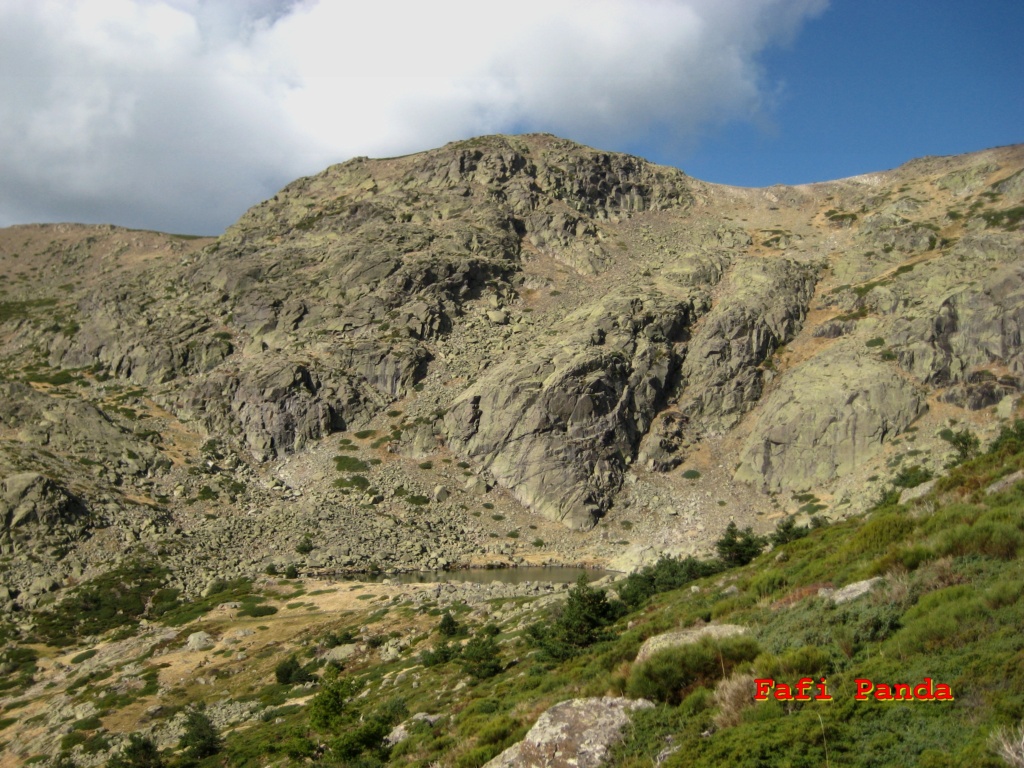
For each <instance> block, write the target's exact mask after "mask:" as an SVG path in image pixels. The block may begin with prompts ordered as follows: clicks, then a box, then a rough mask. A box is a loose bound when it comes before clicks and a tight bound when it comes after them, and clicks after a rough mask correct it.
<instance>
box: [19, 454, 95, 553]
mask: <svg viewBox="0 0 1024 768" xmlns="http://www.w3.org/2000/svg"><path fill="white" fill-rule="evenodd" d="M83 513H84V510H83V509H82V508H81V505H80V504H78V502H77V501H76V500H75V499H74V498H73V497H72V496H71V495H70V494H69V493H68V492H67V491H66V490H64V489H63V488H61V487H60V486H59V485H57V483H55V482H53V481H52V480H51V479H50V478H48V477H45V476H44V475H41V474H39V473H38V472H23V473H20V474H17V475H11V476H10V477H7V478H4V479H3V480H2V481H0V548H3V550H5V551H8V552H15V551H17V550H18V549H19V548H20V546H21V545H22V544H24V543H25V542H27V541H29V540H31V539H33V538H35V537H37V536H38V535H40V534H50V533H53V532H55V531H56V530H57V528H58V527H61V526H64V525H66V524H68V523H73V522H74V521H75V519H76V518H77V517H78V516H80V515H81V514H83Z"/></svg>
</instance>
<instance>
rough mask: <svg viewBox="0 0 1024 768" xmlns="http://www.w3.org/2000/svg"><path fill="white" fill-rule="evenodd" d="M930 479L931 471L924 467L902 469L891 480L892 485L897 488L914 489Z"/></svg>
mask: <svg viewBox="0 0 1024 768" xmlns="http://www.w3.org/2000/svg"><path fill="white" fill-rule="evenodd" d="M931 479H932V473H931V470H930V469H928V468H926V467H922V466H916V467H904V468H903V469H901V470H900V471H899V472H897V473H896V477H895V478H894V479H893V481H892V484H893V485H895V486H896V487H897V488H916V487H917V486H919V485H921V484H922V483H926V482H928V481H929V480H931Z"/></svg>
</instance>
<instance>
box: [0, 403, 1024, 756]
mask: <svg viewBox="0 0 1024 768" xmlns="http://www.w3.org/2000/svg"><path fill="white" fill-rule="evenodd" d="M1021 468H1024V422H1017V430H1016V436H1015V437H1014V438H1012V439H1006V440H1003V441H1002V443H1001V444H1000V445H999V446H998V447H997V448H996V449H995V450H990V451H989V452H988V453H986V454H985V455H983V456H981V457H979V458H977V459H974V460H972V461H969V462H967V463H965V464H962V465H960V466H959V467H957V468H955V469H953V470H952V471H950V472H949V473H948V475H947V476H945V477H944V478H942V479H941V480H940V482H939V483H938V485H937V487H936V488H935V489H934V490H933V491H932V492H931V493H930V494H928V495H926V496H924V497H923V498H921V499H919V500H917V501H915V502H912V503H911V504H909V505H902V506H901V505H898V504H895V503H893V502H892V499H891V497H890V498H889V501H888V503H885V504H881V505H879V506H877V507H876V508H875V509H874V510H873V511H872V512H870V513H868V514H866V515H864V516H862V517H860V518H856V519H851V520H848V521H845V522H843V523H840V524H836V525H833V526H831V527H828V528H821V529H817V530H814V531H812V532H811V533H810V535H808V536H806V537H805V538H802V539H799V540H796V541H792V542H789V543H787V544H785V545H782V546H780V547H777V548H776V549H775V550H774V551H773V552H770V553H766V554H764V555H762V556H760V557H759V558H758V559H756V560H755V561H754V562H752V563H750V564H749V565H747V566H744V567H742V568H734V569H730V570H727V571H724V572H722V573H720V574H718V575H716V576H712V577H709V578H707V579H703V580H699V581H696V582H693V583H692V584H688V585H686V586H684V587H682V588H680V589H675V590H672V591H668V592H664V593H661V594H658V595H656V596H654V597H653V598H651V599H650V600H648V601H647V602H646V604H644V605H642V606H641V607H640V608H639V609H637V610H635V611H633V612H632V613H629V614H627V615H624V616H622V617H621V618H619V619H618V620H617V622H616V623H615V624H614V625H613V626H612V627H610V628H609V632H608V635H609V638H610V639H607V640H604V641H602V642H598V643H596V644H594V645H592V646H590V647H589V648H588V649H586V650H585V651H584V652H583V653H581V654H580V655H578V656H576V657H575V658H572V659H570V660H569V661H565V662H556V661H552V660H551V659H550V658H545V656H544V655H543V654H542V653H540V652H539V651H538V650H537V648H536V647H535V646H534V645H533V644H532V643H531V642H530V641H529V639H528V638H527V636H526V632H525V628H526V626H527V625H528V624H530V623H532V622H533V621H535V620H536V619H538V618H541V616H542V614H540V613H537V614H533V615H530V614H527V615H526V616H525V617H517V618H508V619H503V621H500V622H499V624H501V634H500V635H499V637H498V639H499V641H501V643H502V645H501V648H502V651H501V658H502V661H503V663H504V664H505V669H504V671H502V672H501V673H500V674H498V675H496V676H494V677H490V678H487V679H482V680H476V679H471V678H467V676H466V673H465V672H464V671H463V669H462V667H461V666H460V665H459V664H458V662H455V661H452V662H448V663H441V664H437V665H434V666H430V667H423V666H421V665H420V661H421V656H420V654H421V653H422V651H424V650H426V649H428V648H430V647H431V646H433V645H434V644H435V643H436V642H437V641H439V639H440V638H439V635H438V634H437V633H436V632H434V633H432V634H430V635H429V636H428V635H427V634H426V633H422V634H420V635H419V636H417V637H415V638H413V639H414V643H413V645H412V646H411V648H410V650H408V651H406V652H404V653H403V654H402V655H400V656H399V658H397V659H396V660H394V661H391V662H386V663H381V662H379V661H378V662H374V661H370V660H367V659H364V660H362V661H359V662H356V663H352V664H350V666H349V668H347V669H345V670H344V671H342V672H341V673H340V675H339V677H338V680H341V681H350V682H351V683H352V684H353V688H352V689H351V690H344V689H343V688H342V687H339V686H337V684H334V686H335V687H333V688H332V685H331V684H327V683H325V684H324V685H322V687H321V690H336V691H338V696H337V697H336V698H337V702H336V704H337V706H336V708H335V710H334V711H332V719H331V724H330V725H321V726H320V727H319V728H313V727H312V725H311V722H310V711H309V710H310V708H309V707H305V706H296V704H295V703H294V701H293V700H294V699H296V698H301V697H302V696H308V695H309V694H310V693H313V692H315V689H314V691H306V690H304V689H301V688H297V687H293V686H290V685H288V684H279V683H276V682H270V681H271V680H273V669H274V665H276V664H277V663H279V662H280V661H282V660H283V659H284V658H286V657H287V655H288V653H289V652H290V651H285V650H283V647H284V646H282V651H281V653H280V654H279V656H273V655H268V656H267V658H266V659H265V660H264V662H263V663H264V664H265V665H266V670H265V673H266V674H264V676H263V678H262V682H261V683H260V686H262V687H259V688H258V689H256V690H253V691H250V692H249V693H248V696H249V697H250V698H253V699H256V700H258V701H260V702H261V703H262V704H264V705H267V706H270V707H272V709H270V710H268V711H267V712H265V713H264V717H263V720H264V721H263V722H261V723H259V724H257V725H255V726H250V727H245V728H239V729H237V730H235V731H233V732H229V733H226V734H224V736H225V741H226V743H225V746H224V750H223V752H222V753H221V754H220V755H218V756H214V757H211V758H207V760H206V761H205V762H204V763H203V764H209V765H220V764H222V761H223V760H224V758H225V757H226V758H227V764H229V765H239V766H246V765H252V766H257V765H261V766H262V765H267V764H268V761H269V760H276V761H278V764H281V765H289V764H296V765H298V764H303V763H306V764H308V759H309V758H315V759H316V760H318V761H319V762H318V764H323V765H359V766H372V765H381V764H384V763H388V762H389V763H390V764H393V765H407V766H421V767H422V768H426V767H427V766H430V765H433V764H440V765H446V766H447V765H450V766H458V767H459V768H466V767H469V766H479V765H482V764H483V763H484V762H486V760H488V759H489V758H491V757H493V756H494V755H496V754H498V753H499V752H500V751H501V750H502V749H504V748H506V747H507V746H510V745H511V744H513V743H515V741H517V740H519V739H520V738H522V736H523V735H524V734H525V732H526V731H527V730H528V728H529V727H530V726H531V725H532V724H533V722H534V721H535V720H536V718H537V717H538V716H539V715H540V713H541V712H543V711H544V710H545V709H546V708H547V707H548V706H550V705H551V704H553V703H556V702H557V701H560V700H564V699H567V698H574V697H580V696H594V695H604V694H607V693H613V694H617V693H622V692H631V691H636V690H639V689H640V688H641V686H639V685H638V684H637V681H638V680H639V679H640V677H642V675H638V670H637V669H636V668H635V667H636V665H633V664H632V660H633V659H634V658H635V656H636V652H637V650H638V648H639V646H640V644H641V643H642V641H643V640H644V639H645V638H647V637H649V636H651V635H653V634H656V633H658V632H662V631H665V630H668V629H673V628H676V627H680V626H683V627H685V626H690V625H693V624H699V623H702V622H704V621H708V620H713V621H716V622H722V623H726V622H728V623H737V624H742V625H745V626H747V627H748V628H749V630H750V634H751V636H752V637H753V638H754V639H755V640H756V643H757V644H758V648H757V651H756V653H755V654H754V655H756V658H755V659H754V660H753V661H752V662H749V661H748V662H743V663H740V664H739V665H738V666H737V667H736V670H737V672H739V673H743V672H747V673H750V674H752V675H755V676H774V677H775V678H776V679H778V680H779V681H781V682H785V681H790V682H792V681H795V680H796V679H797V678H799V677H800V676H803V675H810V676H821V675H824V676H826V677H827V679H828V681H829V688H830V691H831V692H832V694H833V696H834V700H833V701H831V702H809V703H780V702H767V703H760V704H754V703H753V702H752V701H750V697H740V699H739V703H738V704H737V703H733V704H731V705H725V707H724V708H725V709H729V710H730V713H731V714H732V715H733V717H732V721H733V722H734V723H735V724H732V725H728V726H724V727H719V726H718V725H716V719H717V720H718V721H719V722H720V721H721V717H720V715H721V710H722V709H723V707H722V706H720V705H719V704H717V703H716V701H715V699H714V697H713V695H712V691H713V689H714V688H715V686H716V684H717V682H718V681H717V680H716V679H715V678H716V676H718V675H716V674H714V673H709V674H704V675H703V676H702V677H700V678H699V679H694V680H686V681H685V682H684V683H683V684H682V688H681V689H679V688H676V689H673V690H666V689H664V688H660V689H659V688H658V686H654V687H653V689H652V691H653V693H654V694H655V695H658V696H661V697H662V698H663V699H665V700H681V702H682V703H681V704H679V705H670V704H667V703H661V704H659V705H658V706H657V707H656V708H654V709H652V710H649V711H646V712H642V713H639V714H637V715H635V717H634V724H633V727H632V728H631V729H629V732H628V734H627V738H626V741H625V742H624V743H623V744H622V745H620V746H619V747H617V748H616V750H615V752H614V755H613V758H612V761H611V764H612V765H616V766H630V767H633V766H649V765H651V764H652V760H653V759H654V758H655V756H657V755H658V754H659V753H661V752H662V751H663V750H665V749H666V748H675V749H676V751H675V752H674V753H673V754H671V755H670V756H668V757H667V759H666V760H665V761H664V763H663V764H664V765H667V766H673V765H678V766H682V765H687V766H691V765H693V766H720V765H725V764H728V765H732V766H736V767H737V768H740V767H746V766H751V767H753V766H821V765H837V766H838V765H844V766H879V765H927V766H956V765H976V766H986V765H992V766H997V765H1002V763H1001V762H1000V761H999V759H998V758H997V757H996V756H995V755H994V754H993V753H992V752H991V751H990V750H989V749H988V746H987V744H988V738H989V734H990V733H991V731H992V730H993V729H994V728H996V727H999V726H1004V725H1012V724H1016V723H1019V722H1020V721H1021V719H1022V718H1024V634H1022V633H1021V631H1020V630H1021V627H1024V567H1022V560H1021V555H1024V533H1022V531H1024V482H1017V483H1016V484H1015V485H1013V486H1011V487H1010V488H1007V489H1006V490H1004V491H1002V492H1000V493H996V494H986V492H985V489H986V488H988V487H989V486H990V485H991V483H992V482H994V481H995V480H997V479H999V478H1001V477H1004V476H1006V475H1008V474H1010V473H1012V472H1015V471H1017V470H1019V469H1021ZM876 575H882V576H884V577H885V582H884V584H883V585H882V586H880V587H878V588H876V589H875V590H874V591H873V592H872V593H871V594H869V595H867V596H865V597H862V598H860V599H858V600H855V601H853V602H850V603H847V604H844V605H840V606H835V605H833V604H832V603H831V601H829V600H826V599H823V598H821V597H819V596H818V590H819V589H820V588H822V587H829V586H834V587H841V586H843V585H846V584H849V583H851V582H854V581H857V580H861V579H865V578H869V577H872V576H876ZM732 586H735V587H736V588H737V590H738V591H736V590H729V591H727V589H729V588H730V587H732ZM693 587H697V588H698V589H693ZM232 588H234V589H238V590H240V591H239V592H238V593H237V595H234V596H235V597H237V598H241V599H243V600H246V599H247V598H246V596H245V595H244V592H245V589H244V585H238V586H234V585H233V586H232ZM173 597H174V596H173V595H169V596H168V603H170V600H171V599H173ZM221 599H223V596H221ZM248 600H250V601H254V602H258V600H257V599H255V598H253V597H249V598H248ZM520 602H522V601H520ZM212 604H213V603H212V602H211V603H210V605H212ZM527 604H528V601H527ZM204 607H205V606H204ZM500 607H507V604H506V606H500V605H497V604H496V605H495V606H494V608H495V609H498V608H500ZM167 608H168V610H167V613H166V615H165V616H164V617H163V620H164V621H167V622H172V621H173V622H174V623H177V621H176V620H182V619H184V618H191V616H192V615H197V614H198V613H199V611H191V610H189V608H187V607H185V606H182V607H174V608H172V607H171V605H167ZM284 613H287V611H286V612H284ZM439 613H440V612H439V611H438V610H437V608H436V607H433V606H432V605H431V604H429V603H428V604H427V605H425V606H416V605H415V604H413V603H412V602H405V603H402V604H392V605H391V606H390V607H389V608H386V609H381V608H378V609H377V610H376V611H375V613H373V614H370V612H369V610H367V611H366V612H365V613H362V614H358V615H350V616H348V617H346V618H345V620H344V621H343V622H338V624H337V627H335V630H337V631H342V630H344V629H350V630H354V631H358V630H359V629H360V628H361V627H371V628H373V627H379V628H381V629H379V630H376V629H375V630H373V631H380V632H381V633H382V634H381V635H380V636H381V637H383V636H384V635H385V634H386V633H387V631H390V630H393V629H394V628H395V627H400V626H403V622H404V623H405V624H404V625H405V626H409V625H412V624H416V625H418V627H419V628H420V629H419V630H417V631H421V632H422V628H423V627H424V626H426V627H427V628H429V627H431V626H436V625H437V622H438V616H439ZM458 617H459V619H460V621H462V623H463V624H465V625H467V626H468V628H469V629H470V630H475V629H478V628H479V624H478V623H477V624H474V622H473V621H471V620H470V619H469V617H468V614H458ZM279 618H280V617H268V618H266V619H265V621H266V622H268V623H270V622H273V621H275V620H277V619H279ZM545 621H547V622H548V623H550V619H547V620H545ZM44 626H45V624H44ZM322 629H323V628H322V627H321V628H320V629H319V630H318V631H322ZM188 631H192V630H191V629H190V630H188ZM398 634H402V633H401V632H398ZM406 634H408V633H406ZM324 643H325V635H322V634H321V635H317V636H311V634H310V633H309V632H306V633H305V637H304V638H302V639H301V640H300V645H299V660H300V662H302V663H303V664H307V663H308V664H309V666H310V669H311V671H313V670H319V673H320V674H321V675H322V676H323V677H324V678H325V679H329V678H331V676H332V673H331V672H329V668H328V667H326V666H324V665H323V663H322V661H318V657H319V656H320V655H321V654H320V651H322V649H323V646H324ZM293 647H294V646H293ZM371 658H372V657H371ZM687 659H688V657H686V656H685V654H684V655H681V656H678V657H676V661H678V663H680V664H682V663H685V662H687ZM663 663H664V660H663ZM29 667H31V661H30V660H27V661H26V663H25V664H23V665H22V666H21V667H19V668H18V669H17V670H15V669H13V668H12V670H11V672H10V674H9V675H8V677H7V682H8V684H10V685H11V688H13V689H17V688H18V687H20V686H19V685H18V684H17V683H16V682H15V680H16V679H18V680H20V679H21V677H19V676H22V677H23V676H24V675H25V673H26V672H28V673H30V672H31V670H30V669H29ZM858 677H861V678H869V679H872V680H874V681H876V682H890V683H896V682H909V683H916V682H918V681H920V680H921V679H922V678H924V677H931V678H933V679H934V680H936V681H939V682H943V683H946V684H948V685H950V686H951V687H952V689H953V691H954V693H955V696H956V699H955V701H953V702H875V701H867V702H859V701H855V700H854V698H853V680H854V678H858ZM97 682H99V681H97ZM467 682H468V684H467ZM90 684H91V683H90ZM357 691H358V692H362V691H367V694H366V695H365V696H362V697H360V696H359V693H357ZM146 693H150V691H148V690H147V691H146ZM327 698H328V697H327V694H321V695H320V696H319V700H320V701H321V702H323V701H325V700H326V699H327ZM109 703H110V704H111V705H113V706H115V707H116V705H117V704H118V702H117V701H109ZM416 712H429V713H437V714H440V715H442V716H443V717H442V719H441V720H440V721H438V722H437V723H436V724H434V725H430V724H428V723H420V724H418V725H416V726H415V727H413V728H412V729H411V736H410V737H409V738H408V739H407V740H406V741H404V742H403V743H401V744H400V745H399V746H398V747H396V748H395V749H393V750H392V751H391V752H390V754H388V753H385V752H383V751H381V750H378V749H376V748H375V747H376V744H377V743H379V735H380V733H381V732H383V733H386V732H387V730H388V729H389V728H390V726H391V725H392V724H394V723H395V722H398V721H399V720H401V719H403V718H404V717H405V716H406V713H416ZM12 714H15V715H16V714H17V712H16V711H15V712H13V713H12ZM88 725H95V724H91V723H90V724H86V726H88ZM86 726H83V727H82V729H80V730H79V731H77V732H76V733H81V737H76V738H77V740H79V741H82V740H84V739H85V737H86V736H87V735H89V734H90V733H91V730H90V729H89V728H87V727H86ZM70 743H71V742H69V745H70ZM169 758H170V760H171V762H174V760H175V759H177V758H174V757H171V756H169Z"/></svg>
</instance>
